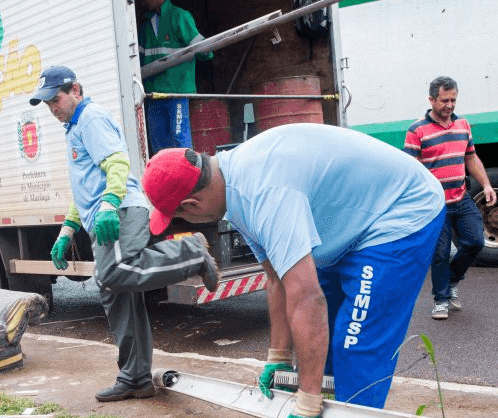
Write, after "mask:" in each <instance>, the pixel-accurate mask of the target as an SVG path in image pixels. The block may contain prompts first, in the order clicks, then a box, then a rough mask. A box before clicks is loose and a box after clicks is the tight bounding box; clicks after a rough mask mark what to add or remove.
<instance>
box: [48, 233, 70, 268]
mask: <svg viewBox="0 0 498 418" xmlns="http://www.w3.org/2000/svg"><path fill="white" fill-rule="evenodd" d="M70 245H71V237H69V236H67V235H62V236H59V238H57V241H55V244H54V246H53V247H52V251H51V252H50V256H51V257H52V263H54V266H55V268H56V269H57V270H66V269H67V267H68V264H67V261H66V258H65V257H64V254H65V253H66V251H67V250H68V249H69V246H70Z"/></svg>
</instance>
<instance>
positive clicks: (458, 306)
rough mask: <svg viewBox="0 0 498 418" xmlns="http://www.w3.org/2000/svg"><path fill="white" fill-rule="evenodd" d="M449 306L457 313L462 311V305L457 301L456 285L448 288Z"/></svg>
mask: <svg viewBox="0 0 498 418" xmlns="http://www.w3.org/2000/svg"><path fill="white" fill-rule="evenodd" d="M450 296H451V299H450V305H451V307H452V308H453V309H455V310H457V311H459V310H460V309H462V304H461V303H460V299H458V285H454V286H451V287H450Z"/></svg>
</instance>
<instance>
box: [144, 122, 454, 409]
mask: <svg viewBox="0 0 498 418" xmlns="http://www.w3.org/2000/svg"><path fill="white" fill-rule="evenodd" d="M142 184H143V186H144V191H145V193H146V194H147V196H148V197H149V199H150V200H151V202H152V203H153V205H154V206H155V209H154V211H153V213H152V216H151V220H150V226H151V231H152V233H153V234H159V233H161V232H162V231H163V230H164V228H166V227H167V226H168V224H169V223H170V221H171V219H172V218H173V217H179V218H183V219H184V220H186V221H188V222H193V223H198V222H208V221H217V220H219V219H221V218H224V219H226V220H228V221H230V222H231V224H232V225H233V227H234V228H235V229H236V230H238V231H239V232H240V233H241V234H242V236H243V237H244V239H245V240H246V241H247V243H248V244H249V246H250V247H251V249H252V251H253V252H254V254H255V256H256V257H257V259H258V261H260V262H261V263H262V264H263V267H264V268H265V270H266V272H267V274H268V302H269V313H270V320H271V343H270V349H269V352H268V362H267V364H266V366H265V367H264V370H263V372H262V374H261V376H260V388H261V390H262V391H263V393H264V394H265V395H266V396H268V397H271V396H272V395H271V390H270V389H269V387H270V383H271V379H272V374H273V373H274V371H275V370H291V366H292V365H291V363H292V358H293V349H294V350H295V352H296V357H297V366H298V369H299V390H298V393H297V402H296V405H295V407H294V410H293V412H292V414H291V415H290V417H294V418H295V417H318V416H320V411H321V403H322V397H321V394H320V393H321V384H322V378H323V373H324V370H325V372H326V373H327V374H333V376H334V379H335V396H336V399H337V400H338V401H349V402H353V403H357V404H361V405H367V406H372V407H376V408H383V406H384V403H385V400H386V397H387V394H388V391H389V387H390V384H391V380H392V374H393V373H394V370H395V367H396V362H397V356H395V353H396V350H397V349H398V347H399V346H400V344H401V343H402V341H403V338H404V336H405V334H406V331H407V329H408V325H409V321H410V318H411V315H412V311H413V308H414V305H415V301H416V298H417V295H418V293H419V291H420V289H421V287H422V284H423V282H424V278H425V276H426V273H427V270H428V267H429V264H430V261H431V257H432V254H433V250H434V248H435V245H436V241H437V237H438V235H439V232H440V230H441V227H442V223H443V220H444V216H445V205H444V192H443V189H442V187H441V185H440V183H439V182H438V181H437V180H436V179H435V178H434V176H432V175H431V174H430V173H429V172H428V171H427V170H426V169H425V168H424V167H423V166H422V165H421V164H420V163H419V162H418V161H416V160H415V159H413V158H411V157H410V156H408V155H407V154H405V153H403V152H402V151H400V150H398V149H396V148H394V147H392V146H390V145H387V144H385V143H383V142H381V141H378V140H376V139H374V138H371V137H369V136H367V135H364V134H362V133H359V132H355V131H352V130H348V129H342V128H338V127H334V126H328V125H322V124H307V123H303V124H289V125H283V126H278V127H276V128H273V129H270V130H267V131H265V132H263V133H261V134H259V135H257V136H255V137H253V138H252V139H251V140H249V141H247V142H245V143H243V144H240V145H238V146H237V147H236V148H234V149H233V150H230V151H223V152H220V153H218V154H217V155H216V156H214V157H209V156H208V155H206V154H203V155H199V154H197V153H195V152H194V151H192V150H188V149H168V150H163V151H160V152H159V153H158V154H157V155H155V156H154V157H153V158H152V159H151V160H150V161H149V163H148V165H147V167H146V170H145V172H144V176H143V178H142ZM329 329H330V336H329ZM329 338H330V344H329Z"/></svg>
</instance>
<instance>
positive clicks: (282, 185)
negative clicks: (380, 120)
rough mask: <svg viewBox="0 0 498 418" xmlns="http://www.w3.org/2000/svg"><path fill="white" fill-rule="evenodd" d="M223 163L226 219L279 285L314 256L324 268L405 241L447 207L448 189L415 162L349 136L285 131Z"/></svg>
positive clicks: (323, 129)
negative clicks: (350, 254) (301, 262)
mask: <svg viewBox="0 0 498 418" xmlns="http://www.w3.org/2000/svg"><path fill="white" fill-rule="evenodd" d="M217 158H218V161H219V166H220V169H221V172H222V173H223V176H224V178H225V182H226V199H227V213H226V214H225V218H226V219H227V220H228V221H230V222H231V223H232V226H233V227H234V228H235V229H236V230H238V231H239V232H240V233H241V234H242V236H243V237H244V239H245V240H246V241H247V243H248V245H249V246H250V247H251V249H252V250H253V252H254V254H255V256H256V258H257V259H258V261H260V262H262V261H264V260H265V259H268V260H269V261H270V262H271V263H272V265H273V267H274V268H275V270H276V272H277V273H278V275H279V277H280V278H282V277H283V276H284V275H285V273H286V272H287V271H288V270H289V269H290V268H291V267H292V266H293V265H294V264H296V263H297V262H298V261H299V260H300V259H302V258H303V257H304V256H305V255H306V254H309V253H310V252H312V254H313V257H314V259H315V263H316V265H317V267H319V268H320V267H321V268H323V267H326V266H330V265H333V264H335V263H336V262H337V261H338V260H339V259H340V258H341V256H343V255H344V254H345V253H347V252H350V251H358V250H361V249H363V248H366V247H370V246H373V245H379V244H383V243H386V242H391V241H395V240H398V239H401V238H404V237H406V236H408V235H410V234H413V233H414V232H417V231H419V230H420V229H422V228H423V227H424V226H426V225H427V224H429V223H430V222H431V221H432V220H433V219H434V218H435V217H436V216H437V215H438V214H439V213H440V211H441V210H442V209H443V207H444V192H443V189H442V187H441V184H440V183H439V181H438V180H437V179H436V178H435V177H434V176H433V175H432V174H431V173H430V172H429V171H428V170H427V169H426V168H425V167H424V166H423V165H422V164H420V163H419V162H418V161H417V160H416V159H414V158H413V157H410V156H409V155H407V154H405V153H404V152H402V151H401V150H398V149H396V148H394V147H392V146H390V145H388V144H386V143H383V142H381V141H379V140H377V139H375V138H372V137H370V136H367V135H365V134H362V133H360V132H356V131H353V130H349V129H343V128H338V127H335V126H330V125H320V124H304V123H303V124H292V125H283V126H279V127H276V128H273V129H270V130H268V131H265V132H263V133H262V134H260V135H257V136H255V137H254V138H252V139H250V140H248V141H247V142H245V143H243V144H241V145H239V146H237V147H236V148H234V149H233V150H231V151H224V152H220V153H219V154H217Z"/></svg>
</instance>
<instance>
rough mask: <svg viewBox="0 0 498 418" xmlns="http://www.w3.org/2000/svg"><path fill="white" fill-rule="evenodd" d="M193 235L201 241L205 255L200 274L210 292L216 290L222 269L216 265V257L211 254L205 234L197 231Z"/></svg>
mask: <svg viewBox="0 0 498 418" xmlns="http://www.w3.org/2000/svg"><path fill="white" fill-rule="evenodd" d="M193 236H194V237H195V238H196V239H197V241H199V244H200V245H201V249H202V253H203V255H204V264H203V265H202V267H201V270H200V271H199V273H198V274H199V276H201V277H202V281H203V282H204V285H205V286H206V288H207V290H209V291H210V292H214V291H215V290H216V288H217V287H218V281H219V279H220V271H219V270H218V266H217V265H216V261H215V259H214V257H213V256H212V255H211V254H209V251H208V249H209V243H208V241H207V239H206V237H205V236H204V234H201V233H200V232H196V233H195V234H193Z"/></svg>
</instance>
